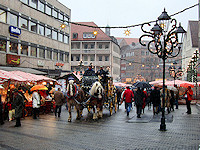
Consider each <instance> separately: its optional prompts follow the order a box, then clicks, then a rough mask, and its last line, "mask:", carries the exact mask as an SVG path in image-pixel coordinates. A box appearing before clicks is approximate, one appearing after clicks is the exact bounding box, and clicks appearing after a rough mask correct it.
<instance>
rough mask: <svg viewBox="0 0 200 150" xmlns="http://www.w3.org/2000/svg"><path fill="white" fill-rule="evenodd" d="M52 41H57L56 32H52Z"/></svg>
mask: <svg viewBox="0 0 200 150" xmlns="http://www.w3.org/2000/svg"><path fill="white" fill-rule="evenodd" d="M52 39H54V40H57V39H58V32H57V31H54V30H52Z"/></svg>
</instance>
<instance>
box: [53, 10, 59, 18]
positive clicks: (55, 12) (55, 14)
mask: <svg viewBox="0 0 200 150" xmlns="http://www.w3.org/2000/svg"><path fill="white" fill-rule="evenodd" d="M52 16H53V17H55V18H58V12H57V11H56V10H55V9H53V11H52Z"/></svg>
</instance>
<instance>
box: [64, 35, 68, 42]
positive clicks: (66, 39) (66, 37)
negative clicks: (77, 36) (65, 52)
mask: <svg viewBox="0 0 200 150" xmlns="http://www.w3.org/2000/svg"><path fill="white" fill-rule="evenodd" d="M64 43H66V44H69V36H67V35H64Z"/></svg>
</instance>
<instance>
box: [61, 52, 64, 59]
mask: <svg viewBox="0 0 200 150" xmlns="http://www.w3.org/2000/svg"><path fill="white" fill-rule="evenodd" d="M60 61H64V53H60Z"/></svg>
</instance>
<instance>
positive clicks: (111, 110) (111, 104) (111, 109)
mask: <svg viewBox="0 0 200 150" xmlns="http://www.w3.org/2000/svg"><path fill="white" fill-rule="evenodd" d="M109 104H110V105H109V110H110V116H112V113H113V103H112V101H111V100H110V103H109Z"/></svg>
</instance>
